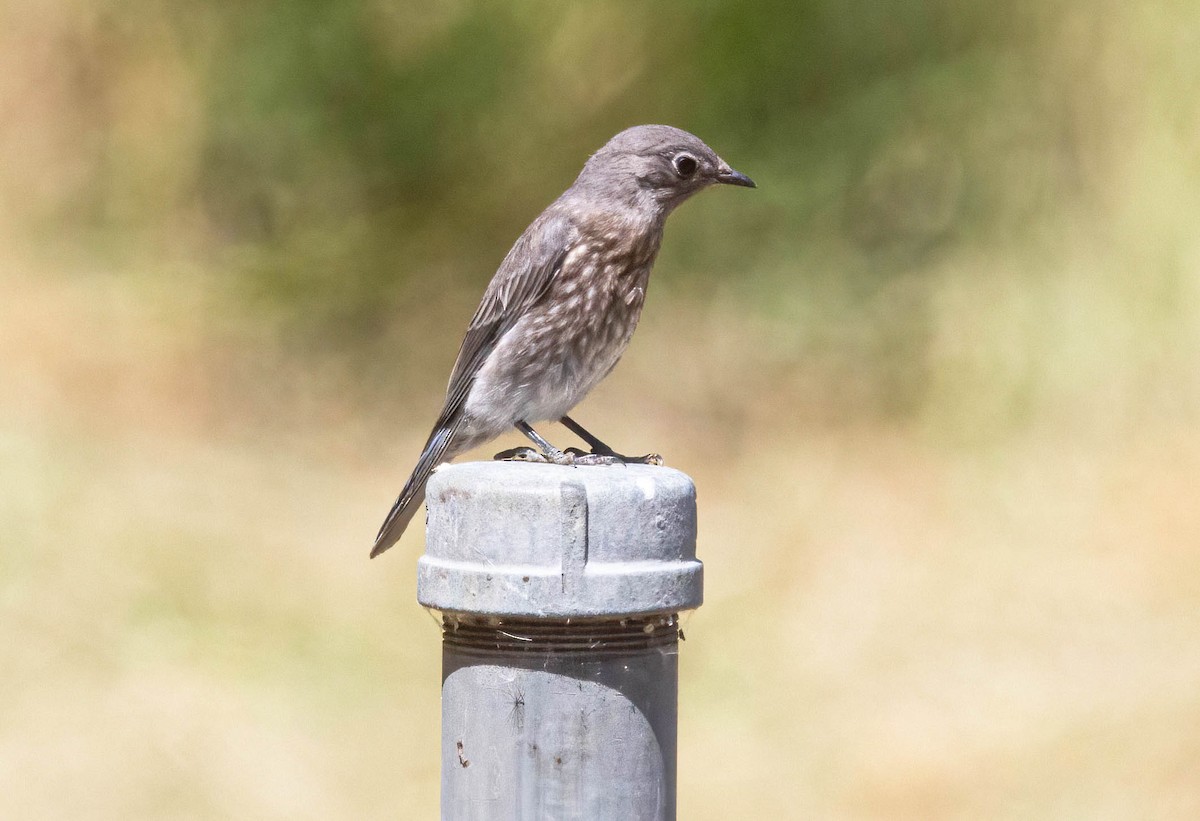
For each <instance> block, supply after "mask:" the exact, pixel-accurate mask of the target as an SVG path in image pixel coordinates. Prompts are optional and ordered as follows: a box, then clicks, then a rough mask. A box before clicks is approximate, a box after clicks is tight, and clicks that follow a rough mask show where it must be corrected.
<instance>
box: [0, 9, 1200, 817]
mask: <svg viewBox="0 0 1200 821" xmlns="http://www.w3.org/2000/svg"><path fill="white" fill-rule="evenodd" d="M0 23H2V25H0V388H2V389H0V547H2V549H0V670H2V671H3V673H2V675H0V795H2V796H3V805H4V812H3V814H4V815H5V816H6V817H11V818H22V819H24V818H88V819H130V818H181V819H193V818H194V819H199V818H255V819H302V818H311V819H334V818H396V817H406V818H409V817H411V818H433V817H436V812H437V809H436V808H437V802H438V743H439V742H438V739H439V724H438V722H439V718H438V706H439V692H438V685H439V663H440V654H439V644H438V642H439V639H438V629H437V626H436V624H435V621H434V619H432V618H431V617H430V615H429V614H427V613H426V612H425V611H423V610H422V609H421V608H420V607H418V606H417V604H416V603H415V590H414V575H415V573H414V570H415V561H416V557H417V556H418V555H419V554H420V552H421V550H422V543H421V537H420V533H419V532H416V531H414V532H411V533H410V534H409V535H408V536H407V537H406V538H405V540H404V541H402V542H401V543H400V544H399V545H398V546H397V547H396V548H394V549H393V550H392V551H391V552H389V553H388V554H387V555H386V556H385V557H384V558H382V559H380V560H378V561H375V562H368V561H367V552H368V550H369V548H370V545H371V541H372V537H373V536H374V533H375V530H376V528H377V527H378V525H379V523H380V521H381V520H382V518H383V516H384V514H385V513H386V511H387V509H388V507H389V505H390V504H391V502H392V500H393V498H394V497H395V495H396V493H397V492H398V491H399V489H400V486H401V485H402V484H403V481H404V479H405V478H406V477H407V475H408V472H409V469H410V467H411V465H412V463H413V461H414V460H415V457H416V454H417V452H418V451H419V449H420V446H421V444H422V442H423V441H424V438H425V435H426V434H427V432H428V428H429V426H430V424H431V423H432V421H433V419H434V416H435V415H436V413H437V411H438V409H439V408H440V405H441V400H442V392H443V390H444V386H445V380H446V378H447V375H448V373H449V370H450V366H451V364H452V362H453V359H454V355H455V352H456V350H457V346H458V342H459V339H460V338H461V334H462V331H463V329H464V328H465V325H466V321H467V319H468V318H469V316H470V315H471V313H472V311H473V310H474V307H475V304H476V302H477V300H478V298H479V295H480V293H481V292H482V289H483V287H484V285H485V283H486V282H487V280H488V279H489V277H490V276H491V274H492V272H493V271H494V270H495V267H496V265H497V264H498V263H499V261H500V259H501V258H502V257H503V255H504V254H505V252H506V251H507V249H508V247H509V245H510V244H511V242H512V241H513V240H514V239H515V238H516V236H517V235H518V234H519V233H520V231H521V230H522V229H523V228H524V227H525V225H526V224H527V223H528V222H529V221H530V220H531V219H532V218H533V217H534V216H535V215H536V214H537V213H538V212H539V211H540V210H541V209H542V208H543V207H544V206H545V205H546V204H548V203H549V202H550V201H551V200H552V199H553V198H554V197H555V196H557V194H558V193H559V192H560V191H561V190H562V189H564V188H565V187H566V186H567V185H569V184H570V183H571V181H572V180H573V179H574V175H575V174H576V173H577V171H578V169H579V167H580V166H581V165H582V163H583V161H584V160H585V158H586V157H587V156H588V154H589V153H590V152H592V151H594V150H595V149H596V148H598V147H599V146H600V145H602V144H603V143H604V142H605V141H606V140H607V139H608V137H609V136H611V135H612V134H614V133H616V132H617V131H619V130H620V129H622V128H625V127H626V126H629V125H633V124H636V123H642V122H664V123H670V124H673V125H677V126H680V127H683V128H686V129H689V130H691V131H694V132H695V133H697V134H698V135H700V136H701V137H702V138H703V139H705V140H706V141H707V142H709V144H710V145H712V146H713V147H714V148H715V149H716V150H717V151H718V152H719V153H720V154H721V155H722V156H724V157H725V158H726V159H728V160H729V161H730V162H731V163H732V164H733V165H734V166H735V167H736V168H738V169H739V170H742V171H744V172H745V173H747V174H749V175H750V176H752V177H753V178H754V179H755V180H757V181H758V183H759V186H760V187H759V189H758V190H757V191H753V192H751V191H744V190H729V189H722V190H718V191H712V192H709V193H706V194H705V195H703V196H701V197H699V198H697V199H696V200H695V201H693V202H690V203H688V204H687V205H686V206H684V207H683V208H682V209H680V211H679V212H677V213H676V214H675V215H674V216H673V217H672V219H671V224H670V225H669V227H668V232H667V237H666V241H665V243H664V246H663V249H662V253H661V255H660V259H659V263H658V266H657V269H656V271H655V275H654V278H653V283H652V286H651V288H650V294H649V300H648V304H647V309H646V312H645V314H644V317H643V321H642V326H641V328H640V330H639V332H638V334H637V335H636V336H635V337H634V342H633V345H632V347H631V349H630V351H629V353H628V354H627V355H626V357H625V359H624V361H623V363H622V365H621V366H620V367H619V368H618V369H617V370H616V371H615V372H614V374H613V375H612V377H611V378H610V379H609V380H608V381H607V382H606V383H605V384H604V385H603V386H602V387H601V388H600V389H599V390H597V391H596V392H595V394H594V395H593V396H592V397H591V398H589V399H588V400H587V402H585V404H584V405H582V406H581V407H580V408H579V410H578V413H577V418H579V419H580V420H581V421H583V422H584V423H585V424H586V425H588V427H590V428H592V429H593V430H595V431H597V432H598V433H599V434H600V435H602V437H603V438H605V439H607V440H609V441H611V442H612V443H613V444H614V445H616V446H618V447H619V448H620V449H622V450H624V451H625V452H631V453H640V452H645V451H647V450H656V451H660V452H662V453H663V454H665V456H666V458H667V461H668V463H669V464H671V465H672V466H675V467H678V468H680V469H682V470H685V471H687V472H688V473H690V474H691V475H692V476H694V477H695V479H696V481H697V484H698V487H699V494H700V544H699V551H700V555H701V558H702V559H703V560H704V561H705V563H706V566H707V588H706V593H707V602H706V604H705V606H704V608H703V609H701V610H700V611H698V612H697V613H695V614H694V615H692V616H691V617H690V619H689V621H688V622H687V624H686V629H687V637H688V641H687V642H686V644H684V645H683V650H682V657H681V664H682V669H681V681H682V692H681V725H680V729H681V734H680V756H679V763H680V777H679V804H680V817H681V818H686V819H727V818H889V819H890V818H913V819H918V818H919V819H940V818H947V819H948V818H997V819H1001V818H1013V819H1015V818H1020V819H1029V818H1088V819H1106V818H1111V819H1128V818H1139V819H1141V818H1146V819H1149V818H1155V819H1166V818H1171V819H1174V818H1180V819H1183V818H1187V819H1191V818H1196V817H1200V734H1198V733H1197V732H1196V728H1197V726H1200V614H1198V611H1197V601H1198V599H1200V503H1198V502H1197V485H1198V482H1200V231H1198V229H1197V225H1198V220H1197V215H1198V214H1200V107H1198V106H1197V100H1198V99H1200V6H1197V5H1196V4H1195V3H1193V2H1189V1H1188V0H1162V1H1161V2H1154V3H1134V4H1129V3H1116V2H1105V1H1103V0H1102V2H1086V1H1085V0H1050V2H1047V1H1046V0H1036V1H1035V0H1030V1H1029V2H1024V1H1021V2H1006V3H992V4H979V3H966V2H955V1H954V0H932V1H931V0H920V1H918V0H901V2H894V3H887V4H878V3H867V2H862V0H857V1H856V0H851V1H850V2H847V1H846V0H838V1H837V2H833V1H832V0H804V1H803V2H799V3H793V2H782V0H748V2H738V3H731V2H717V1H716V0H708V1H706V2H661V3H654V4H647V3H638V2H632V0H631V1H630V2H622V1H620V0H603V1H602V2H592V3H581V4H574V3H548V2H537V1H535V0H520V2H504V3H471V2H467V1H466V0H453V1H451V2H432V1H426V2H421V1H420V0H418V1H417V2H400V0H337V1H336V2H333V1H331V0H294V2H290V3H276V2H260V1H258V0H250V2H239V3H229V2H215V3H203V4H197V3H177V2H155V1H154V0H145V1H144V2H142V1H140V0H139V2H132V3H131V2H125V1H124V0H94V2H72V0H45V1H44V2H37V3H28V2H26V3H21V2H16V0H9V2H4V3H3V4H2V5H0ZM544 432H545V433H547V434H548V435H549V436H550V438H551V439H552V440H553V441H555V442H560V443H563V444H569V443H571V440H570V437H569V436H568V435H567V432H566V431H564V430H563V429H561V428H558V427H556V426H551V427H548V428H547V429H546V430H545V431H544ZM517 444H520V441H519V437H518V436H515V435H514V437H513V440H512V441H511V442H507V441H505V440H500V441H498V442H496V443H494V444H493V445H492V446H490V447H489V448H487V449H486V452H483V451H481V452H480V453H479V454H477V455H478V456H479V457H483V458H486V457H488V456H490V454H491V453H492V452H494V451H496V450H499V449H501V448H504V447H511V446H514V445H517ZM418 530H419V529H418Z"/></svg>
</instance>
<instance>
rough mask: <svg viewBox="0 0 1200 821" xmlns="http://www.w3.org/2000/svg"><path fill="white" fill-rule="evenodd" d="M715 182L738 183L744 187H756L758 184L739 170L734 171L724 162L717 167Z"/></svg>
mask: <svg viewBox="0 0 1200 821" xmlns="http://www.w3.org/2000/svg"><path fill="white" fill-rule="evenodd" d="M717 182H719V183H722V184H724V185H740V186H743V187H745V188H758V186H757V185H755V184H754V180H752V179H750V178H749V177H747V176H746V175H745V174H742V173H741V172H738V171H734V170H733V169H732V168H730V167H729V166H728V165H725V164H724V163H722V164H721V167H720V168H718V169H717Z"/></svg>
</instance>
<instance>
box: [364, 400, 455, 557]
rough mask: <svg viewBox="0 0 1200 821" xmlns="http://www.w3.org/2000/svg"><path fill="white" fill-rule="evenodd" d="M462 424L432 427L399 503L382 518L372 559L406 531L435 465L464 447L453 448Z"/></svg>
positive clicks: (372, 549)
mask: <svg viewBox="0 0 1200 821" xmlns="http://www.w3.org/2000/svg"><path fill="white" fill-rule="evenodd" d="M460 424H461V421H455V422H454V423H452V424H449V425H438V426H437V427H436V428H434V429H433V433H431V434H429V441H428V442H426V443H425V449H424V450H423V451H421V458H420V459H418V460H417V466H416V468H414V469H413V472H412V476H410V477H408V482H407V483H405V485H404V490H402V491H400V497H399V498H398V499H396V503H395V504H394V505H392V509H391V510H390V511H388V515H387V518H386V519H384V520H383V526H382V527H381V528H379V535H378V536H376V537H375V546H374V547H372V548H371V558H372V559H374V558H375V557H376V556H378V555H379V554H380V553H382V552H383V551H385V550H387V549H388V548H389V547H391V546H392V545H394V544H395V543H396V542H397V540H399V538H400V537H401V536H402V535H404V529H405V528H406V527H408V523H409V522H410V521H412V518H413V516H414V515H415V514H416V512H417V511H418V510H420V509H421V503H422V502H424V501H425V483H426V482H428V481H429V476H430V474H431V473H433V469H434V468H435V467H437V466H438V465H440V464H441V463H442V462H443V461H445V460H446V459H450V458H452V457H453V456H454V454H455V453H456V452H458V451H459V450H461V448H457V447H455V448H453V449H452V446H453V445H454V444H455V442H454V440H455V438H456V434H457V433H458V428H459V425H460Z"/></svg>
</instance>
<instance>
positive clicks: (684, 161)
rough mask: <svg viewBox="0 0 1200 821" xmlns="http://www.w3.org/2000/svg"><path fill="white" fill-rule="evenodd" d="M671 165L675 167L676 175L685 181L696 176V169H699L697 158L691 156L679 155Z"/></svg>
mask: <svg viewBox="0 0 1200 821" xmlns="http://www.w3.org/2000/svg"><path fill="white" fill-rule="evenodd" d="M671 164H672V165H674V166H675V173H677V174H678V175H679V176H681V177H683V178H684V179H685V180H686V179H687V178H688V177H690V176H692V175H693V174H695V173H696V168H697V167H699V163H697V162H696V158H695V157H693V156H692V155H691V154H677V155H676V156H675V159H674V160H672V161H671Z"/></svg>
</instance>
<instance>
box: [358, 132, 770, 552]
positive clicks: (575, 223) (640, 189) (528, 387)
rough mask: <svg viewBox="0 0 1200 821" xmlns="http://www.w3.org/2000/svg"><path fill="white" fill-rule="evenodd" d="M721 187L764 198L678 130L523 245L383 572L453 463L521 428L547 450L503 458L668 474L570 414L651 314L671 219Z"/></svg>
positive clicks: (637, 143)
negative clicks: (550, 429)
mask: <svg viewBox="0 0 1200 821" xmlns="http://www.w3.org/2000/svg"><path fill="white" fill-rule="evenodd" d="M713 185H735V186H744V187H747V188H756V187H757V186H756V185H755V183H754V181H753V180H751V179H750V178H749V177H747V176H746V175H745V174H742V173H740V172H738V171H735V170H733V168H731V167H730V166H729V164H728V163H726V162H725V161H724V160H722V159H721V158H720V157H719V156H717V154H716V152H715V151H713V150H712V149H711V148H709V147H708V146H707V145H706V144H705V143H704V142H703V141H702V140H700V138H698V137H696V136H695V135H693V134H690V133H688V132H687V131H684V130H682V129H679V128H675V127H673V126H667V125H639V126H634V127H632V128H627V129H625V130H624V131H622V132H620V133H619V134H617V135H616V136H614V137H613V138H612V139H610V140H609V141H608V142H607V143H605V144H604V146H603V147H602V148H600V150H599V151H597V152H595V153H594V154H593V155H591V157H589V158H588V160H587V161H586V162H585V163H584V166H583V169H582V171H580V173H579V176H578V177H577V178H576V179H575V182H574V183H572V185H571V186H570V187H569V188H568V189H567V190H566V191H564V192H563V193H562V195H561V196H559V197H558V199H556V200H555V201H554V202H553V203H551V204H550V205H549V206H548V207H547V208H546V210H545V211H543V212H542V213H541V214H540V215H539V216H538V217H537V218H536V219H535V220H534V221H533V222H532V223H530V225H529V227H528V228H526V229H525V232H524V233H523V234H521V236H520V237H519V238H518V239H517V241H516V243H514V245H513V246H512V249H511V250H510V251H509V252H508V254H507V256H505V257H504V260H503V262H501V263H500V267H499V269H498V270H497V271H496V273H495V275H494V276H493V277H492V280H491V282H490V283H489V284H488V286H487V289H486V290H485V291H484V294H483V298H482V300H481V301H480V303H479V308H478V309H477V310H476V311H475V315H474V317H472V319H471V321H470V324H469V325H468V327H467V332H466V336H465V337H464V338H463V341H462V345H461V347H460V348H459V351H458V357H457V359H456V360H455V363H454V367H453V369H452V371H451V375H450V383H449V385H448V387H447V389H446V401H445V405H444V406H443V408H442V412H441V414H440V415H439V416H438V418H437V422H436V423H435V424H434V426H433V430H432V431H431V432H430V434H429V439H428V440H427V441H426V443H425V447H424V448H423V449H422V451H421V455H420V457H419V458H418V460H417V464H416V467H415V468H414V469H413V472H412V475H411V476H410V477H409V479H408V482H407V483H405V485H404V489H403V490H402V491H401V492H400V496H399V497H398V498H397V499H396V502H395V504H393V505H392V508H391V510H390V511H389V513H388V515H387V518H386V519H385V520H384V522H383V525H382V527H380V529H379V534H378V536H377V537H376V539H375V544H374V546H373V547H372V548H371V558H374V557H376V556H378V555H379V554H380V553H382V552H383V551H385V550H387V549H388V548H389V547H391V546H392V545H393V544H395V543H396V542H397V541H398V540H399V538H400V537H401V535H403V533H404V530H405V528H406V527H407V526H408V524H409V522H410V521H411V520H412V518H413V515H414V514H415V513H416V511H417V510H418V509H419V508H420V506H421V504H422V503H423V502H424V499H425V484H426V482H427V481H428V480H429V477H430V475H431V474H432V473H433V471H434V469H435V468H437V467H438V466H439V465H440V464H442V463H443V462H446V461H449V460H450V459H452V458H454V457H455V456H456V455H458V454H460V453H463V452H465V451H467V450H470V449H471V448H474V447H476V446H478V445H482V444H484V443H485V442H488V441H490V440H492V439H494V438H496V437H497V436H500V435H501V434H503V433H504V432H505V431H508V430H511V429H513V428H516V429H517V430H519V431H520V432H521V433H523V434H524V435H525V436H526V437H527V438H528V439H529V440H530V441H531V442H533V444H534V445H536V450H535V449H533V448H529V447H523V448H514V449H512V450H510V451H504V452H502V453H499V454H497V455H496V458H506V459H513V460H519V461H534V462H550V463H553V464H563V465H565V464H573V465H591V464H614V463H623V462H642V463H650V464H662V459H661V457H659V456H658V455H657V454H647V455H645V456H640V457H629V456H623V455H621V454H619V453H617V452H616V451H614V450H613V449H612V448H610V447H609V446H608V445H606V444H604V442H602V441H601V440H600V439H598V438H596V437H595V436H594V435H592V434H591V433H590V432H589V431H587V429H585V428H584V427H583V426H582V425H580V424H579V423H578V422H576V421H575V420H574V419H572V418H571V417H570V416H569V415H568V414H569V413H570V412H571V410H572V409H573V408H574V407H575V406H576V405H577V404H578V403H579V402H580V401H582V399H583V398H584V397H585V396H586V395H587V394H588V392H589V391H591V390H592V388H594V387H595V386H596V385H597V384H598V383H599V382H600V381H601V380H602V379H604V377H606V376H607V375H608V374H609V372H610V371H612V369H613V367H614V366H615V365H616V364H617V360H619V359H620V358H621V355H622V354H623V353H624V352H625V349H626V347H627V346H628V344H629V340H630V337H631V336H632V335H633V331H634V328H635V327H636V326H637V323H638V319H639V317H640V316H641V313H642V306H643V304H644V302H645V298H646V286H647V284H648V281H649V277H650V269H651V267H652V266H653V265H654V260H655V258H656V257H657V255H658V250H659V245H660V244H661V242H662V235H663V226H664V224H665V222H666V219H667V217H668V215H670V213H671V212H672V211H673V210H674V209H675V208H676V207H677V206H679V205H680V204H681V203H683V202H684V201H685V200H687V199H688V198H689V197H691V196H692V195H694V194H696V193H698V192H700V191H702V190H704V189H706V188H709V187H711V186H713ZM545 421H558V422H561V423H562V424H563V425H564V426H565V427H566V428H567V429H568V430H570V431H571V432H573V433H575V434H576V435H577V436H579V437H580V438H581V439H582V440H583V441H584V442H586V443H587V444H588V445H589V446H590V447H591V448H592V450H591V452H590V453H585V452H583V451H581V450H579V449H578V448H570V449H568V450H566V451H562V450H559V449H558V448H556V447H554V446H553V445H551V444H550V443H549V442H548V441H546V440H545V439H544V438H542V436H541V435H540V434H539V433H538V432H537V431H535V430H534V429H533V427H532V425H533V424H534V423H538V422H545Z"/></svg>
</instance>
